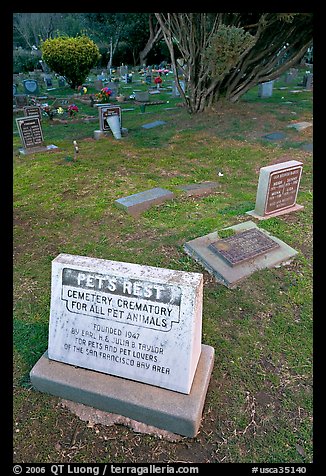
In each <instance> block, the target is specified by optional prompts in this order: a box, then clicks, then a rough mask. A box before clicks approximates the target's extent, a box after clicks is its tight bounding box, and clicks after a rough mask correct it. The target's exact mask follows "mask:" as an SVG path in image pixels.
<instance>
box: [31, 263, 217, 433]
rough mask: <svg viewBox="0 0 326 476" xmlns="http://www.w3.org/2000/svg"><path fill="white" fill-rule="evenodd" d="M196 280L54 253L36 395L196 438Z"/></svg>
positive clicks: (206, 364)
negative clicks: (46, 331) (46, 338)
mask: <svg viewBox="0 0 326 476" xmlns="http://www.w3.org/2000/svg"><path fill="white" fill-rule="evenodd" d="M202 293H203V276H202V274H200V273H189V272H184V271H175V270H171V269H165V268H155V267H151V266H143V265H138V264H132V263H123V262H118V261H109V260H104V259H96V258H89V257H83V256H74V255H68V254H60V255H59V256H57V257H56V258H55V259H54V260H53V262H52V281H51V306H50V322H49V343H48V351H47V352H45V353H44V354H43V356H42V357H41V358H40V360H39V361H38V362H37V363H36V365H35V366H34V368H33V369H32V371H31V374H30V377H31V382H32V384H33V385H34V387H35V388H36V389H38V390H40V391H43V392H46V393H50V394H53V395H57V396H60V397H62V398H65V399H68V400H72V401H76V402H79V403H83V404H85V405H90V406H92V407H94V408H97V409H100V410H104V411H109V412H113V413H118V414H121V415H123V416H126V417H130V418H133V419H135V420H138V421H141V422H143V423H146V424H150V425H154V426H157V427H159V428H163V429H166V430H168V431H172V432H174V433H179V434H182V435H185V436H195V435H196V433H197V431H198V428H199V425H200V419H201V414H202V410H203V405H204V401H205V397H206V393H207V388H208V384H209V380H210V375H211V372H212V368H213V360H214V349H213V348H212V347H209V346H206V345H202V343H201V335H202V297H203V296H202Z"/></svg>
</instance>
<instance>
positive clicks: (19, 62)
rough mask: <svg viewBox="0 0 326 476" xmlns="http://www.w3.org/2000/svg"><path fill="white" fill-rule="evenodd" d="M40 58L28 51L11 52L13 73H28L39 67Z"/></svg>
mask: <svg viewBox="0 0 326 476" xmlns="http://www.w3.org/2000/svg"><path fill="white" fill-rule="evenodd" d="M39 60H40V56H38V55H36V54H33V53H31V52H30V51H28V50H23V49H18V50H14V51H13V73H14V74H18V73H28V72H29V71H34V69H36V68H37V67H38V66H39Z"/></svg>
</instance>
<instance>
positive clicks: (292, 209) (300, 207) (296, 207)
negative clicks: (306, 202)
mask: <svg viewBox="0 0 326 476" xmlns="http://www.w3.org/2000/svg"><path fill="white" fill-rule="evenodd" d="M303 208H304V206H303V205H298V204H296V205H294V206H293V207H288V208H285V209H284V210H278V211H275V212H273V213H270V214H269V215H259V214H258V213H256V211H255V210H251V211H250V212H246V213H247V215H251V216H252V217H254V218H257V220H268V218H274V217H278V216H280V215H287V214H288V213H291V212H296V211H298V210H303Z"/></svg>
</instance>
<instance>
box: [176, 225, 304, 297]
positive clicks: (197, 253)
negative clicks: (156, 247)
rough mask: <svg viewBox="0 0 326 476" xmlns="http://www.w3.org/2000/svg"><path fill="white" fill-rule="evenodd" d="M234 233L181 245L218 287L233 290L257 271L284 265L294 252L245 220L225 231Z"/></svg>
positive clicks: (204, 237) (210, 234)
mask: <svg viewBox="0 0 326 476" xmlns="http://www.w3.org/2000/svg"><path fill="white" fill-rule="evenodd" d="M225 230H231V231H233V232H234V234H233V235H232V236H230V237H228V238H220V237H219V236H218V232H216V231H215V232H213V233H209V234H208V235H205V236H201V237H199V238H195V239H194V240H191V241H188V242H187V243H185V245H184V251H185V252H186V253H187V254H188V255H189V256H191V257H192V258H193V259H194V260H195V261H197V262H198V263H200V264H201V265H202V266H203V267H204V268H205V269H206V270H207V271H208V272H209V273H210V274H211V275H212V276H214V278H215V279H216V281H217V282H218V283H219V284H223V285H224V286H227V287H228V288H234V287H235V286H237V284H238V283H239V282H240V281H242V280H243V279H244V278H247V277H248V276H250V275H251V274H252V273H254V272H255V271H257V270H260V269H265V268H272V267H274V266H277V265H279V264H281V263H283V262H288V261H289V260H291V259H292V258H293V257H294V256H296V254H297V251H296V250H294V249H293V248H291V247H290V246H289V245H287V244H286V243H284V242H283V241H281V240H279V239H278V238H276V237H275V236H272V235H270V234H269V233H268V232H267V231H265V230H260V229H259V228H258V227H257V226H256V225H255V223H254V222H252V221H248V222H244V223H240V224H238V225H234V226H231V227H228V228H226V229H225Z"/></svg>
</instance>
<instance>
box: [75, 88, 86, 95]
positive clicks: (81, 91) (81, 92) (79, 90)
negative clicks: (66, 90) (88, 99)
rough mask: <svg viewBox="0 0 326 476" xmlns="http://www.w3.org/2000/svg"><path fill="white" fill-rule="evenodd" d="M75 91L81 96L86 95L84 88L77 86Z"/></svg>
mask: <svg viewBox="0 0 326 476" xmlns="http://www.w3.org/2000/svg"><path fill="white" fill-rule="evenodd" d="M77 90H78V92H79V93H80V94H81V95H83V94H86V93H87V88H86V86H78V88H77Z"/></svg>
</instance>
